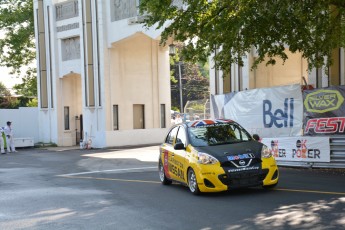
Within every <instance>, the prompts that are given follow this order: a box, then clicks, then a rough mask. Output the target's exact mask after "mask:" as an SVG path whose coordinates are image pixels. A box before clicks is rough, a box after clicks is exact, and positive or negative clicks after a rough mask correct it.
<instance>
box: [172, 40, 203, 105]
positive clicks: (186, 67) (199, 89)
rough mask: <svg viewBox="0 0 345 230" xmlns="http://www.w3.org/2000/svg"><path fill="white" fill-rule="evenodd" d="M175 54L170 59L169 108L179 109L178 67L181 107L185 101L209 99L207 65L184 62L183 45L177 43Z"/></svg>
mask: <svg viewBox="0 0 345 230" xmlns="http://www.w3.org/2000/svg"><path fill="white" fill-rule="evenodd" d="M176 46H177V54H176V55H175V56H174V57H172V58H171V59H170V69H171V77H170V79H171V81H170V84H171V106H172V107H175V108H176V107H177V108H180V87H179V65H180V68H181V82H182V98H183V106H184V105H185V104H186V103H187V101H191V100H199V99H205V98H208V97H209V94H210V92H209V77H208V64H207V63H201V62H199V63H191V62H186V61H184V58H183V56H181V53H182V51H183V49H184V44H183V43H177V44H176Z"/></svg>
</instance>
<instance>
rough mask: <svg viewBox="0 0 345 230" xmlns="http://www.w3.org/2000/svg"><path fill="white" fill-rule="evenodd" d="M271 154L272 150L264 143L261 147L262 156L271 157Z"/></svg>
mask: <svg viewBox="0 0 345 230" xmlns="http://www.w3.org/2000/svg"><path fill="white" fill-rule="evenodd" d="M271 156H272V153H271V150H270V149H269V148H268V147H267V146H266V145H263V146H262V149H261V158H270V157H271Z"/></svg>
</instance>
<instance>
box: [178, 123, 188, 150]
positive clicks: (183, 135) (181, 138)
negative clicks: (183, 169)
mask: <svg viewBox="0 0 345 230" xmlns="http://www.w3.org/2000/svg"><path fill="white" fill-rule="evenodd" d="M177 142H182V143H183V145H184V146H185V147H186V142H187V138H186V130H185V129H184V128H183V127H182V126H181V127H180V128H179V130H178V133H177V139H176V143H177Z"/></svg>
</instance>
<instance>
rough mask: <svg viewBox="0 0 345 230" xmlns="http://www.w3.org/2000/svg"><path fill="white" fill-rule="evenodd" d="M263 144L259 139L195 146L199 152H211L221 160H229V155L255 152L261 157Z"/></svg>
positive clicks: (257, 156)
mask: <svg viewBox="0 0 345 230" xmlns="http://www.w3.org/2000/svg"><path fill="white" fill-rule="evenodd" d="M262 146H263V144H262V143H260V142H257V141H246V142H239V143H233V144H226V145H214V146H204V147H194V149H195V150H197V151H198V152H203V153H207V154H210V155H212V156H214V157H215V158H217V159H218V160H219V161H221V162H224V161H227V156H231V155H237V154H243V153H253V154H254V155H255V157H256V158H261V149H262Z"/></svg>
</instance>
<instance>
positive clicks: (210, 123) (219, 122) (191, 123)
mask: <svg viewBox="0 0 345 230" xmlns="http://www.w3.org/2000/svg"><path fill="white" fill-rule="evenodd" d="M228 123H235V122H234V121H233V120H230V119H203V120H196V121H189V122H186V126H187V127H190V128H195V127H210V126H215V125H222V124H228Z"/></svg>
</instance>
